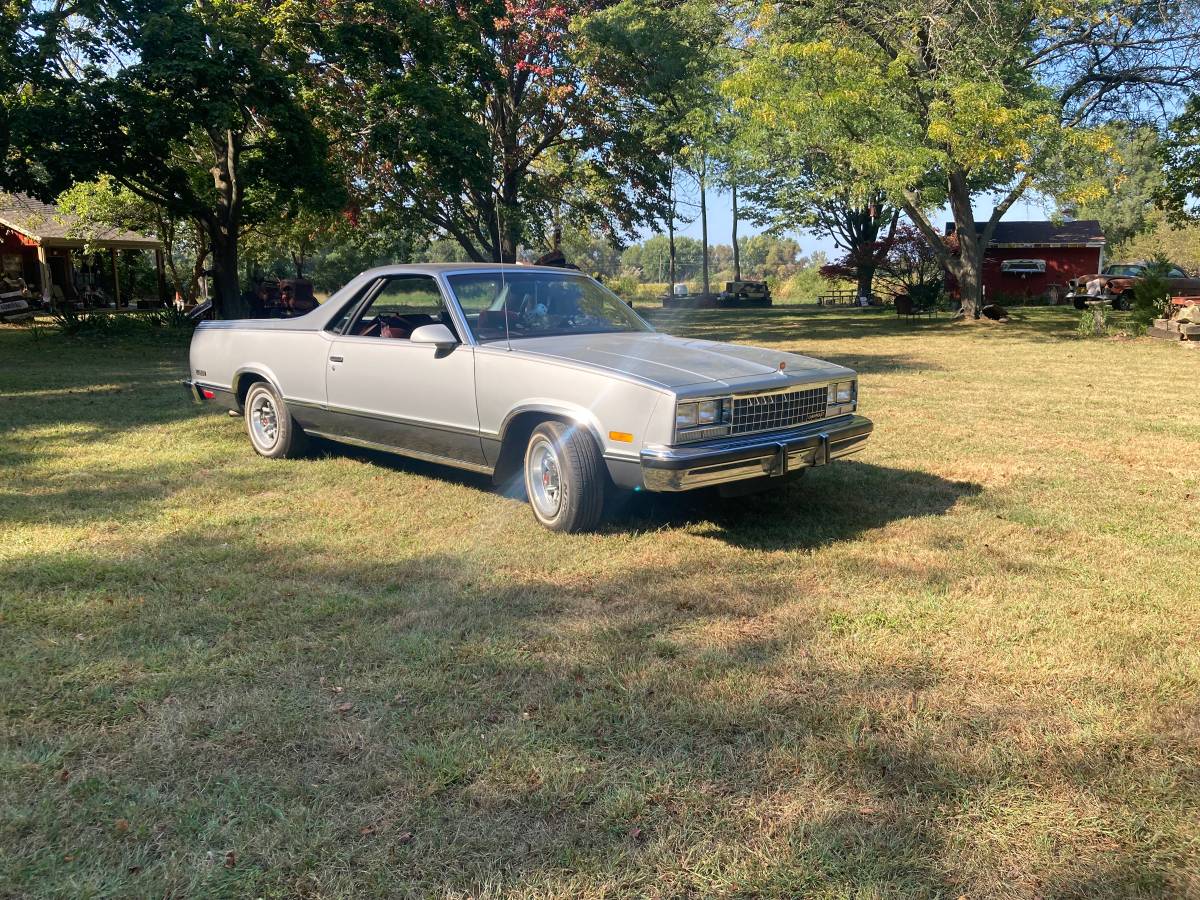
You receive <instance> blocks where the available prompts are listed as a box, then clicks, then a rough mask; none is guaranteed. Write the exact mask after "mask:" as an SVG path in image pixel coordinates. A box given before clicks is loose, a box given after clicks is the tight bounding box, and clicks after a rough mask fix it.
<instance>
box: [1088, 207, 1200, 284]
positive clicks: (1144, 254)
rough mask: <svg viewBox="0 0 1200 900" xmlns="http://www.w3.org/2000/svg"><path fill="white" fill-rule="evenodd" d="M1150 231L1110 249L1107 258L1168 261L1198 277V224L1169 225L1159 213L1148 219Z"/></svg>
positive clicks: (1152, 214)
mask: <svg viewBox="0 0 1200 900" xmlns="http://www.w3.org/2000/svg"><path fill="white" fill-rule="evenodd" d="M1150 219H1151V224H1150V227H1149V228H1148V229H1147V230H1146V231H1144V232H1142V233H1141V234H1138V235H1134V236H1133V237H1131V238H1129V239H1128V240H1127V241H1125V242H1124V243H1122V244H1118V245H1116V246H1114V247H1112V248H1111V252H1110V254H1109V258H1110V259H1112V260H1114V261H1116V260H1148V259H1155V258H1163V259H1169V260H1170V261H1171V262H1172V263H1174V264H1175V265H1177V266H1181V267H1183V269H1184V270H1185V271H1187V272H1190V273H1191V274H1192V275H1195V276H1200V221H1198V222H1194V223H1192V224H1190V225H1189V224H1186V223H1184V224H1172V222H1171V221H1170V220H1169V219H1168V218H1167V217H1166V214H1165V213H1163V212H1162V211H1158V210H1156V211H1154V212H1153V213H1151V216H1150Z"/></svg>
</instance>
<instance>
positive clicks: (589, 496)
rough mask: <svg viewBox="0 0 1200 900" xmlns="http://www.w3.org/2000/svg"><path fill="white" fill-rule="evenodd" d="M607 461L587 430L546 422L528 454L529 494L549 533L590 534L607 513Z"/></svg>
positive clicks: (531, 438) (535, 433) (534, 436)
mask: <svg viewBox="0 0 1200 900" xmlns="http://www.w3.org/2000/svg"><path fill="white" fill-rule="evenodd" d="M605 482H606V478H605V472H604V460H603V459H602V458H601V456H600V448H599V447H597V446H596V442H595V440H593V439H592V436H591V434H589V433H588V431H587V429H585V428H583V427H582V426H579V425H574V424H566V423H563V422H543V423H542V424H541V425H539V426H538V427H537V428H535V429H534V430H533V434H531V435H530V436H529V444H528V445H527V446H526V448H525V492H526V494H527V495H528V496H529V505H530V506H531V507H532V508H533V515H534V518H536V519H537V520H538V521H539V522H541V523H542V524H543V525H545V526H546V527H547V528H549V529H550V530H551V531H565V532H571V533H574V532H579V531H589V530H591V529H593V528H595V527H596V525H597V524H598V523H599V522H600V516H601V513H602V512H603V510H604V488H605Z"/></svg>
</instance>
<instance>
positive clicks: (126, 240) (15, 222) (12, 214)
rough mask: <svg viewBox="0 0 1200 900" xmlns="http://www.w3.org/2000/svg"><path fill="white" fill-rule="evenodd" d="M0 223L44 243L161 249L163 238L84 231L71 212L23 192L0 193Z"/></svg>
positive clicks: (113, 230)
mask: <svg viewBox="0 0 1200 900" xmlns="http://www.w3.org/2000/svg"><path fill="white" fill-rule="evenodd" d="M0 227H4V228H9V229H11V230H13V231H16V232H18V233H20V234H23V235H25V237H27V238H29V239H30V240H32V241H35V242H36V243H38V244H40V245H41V246H43V247H71V248H76V247H83V246H85V245H89V246H92V247H101V248H105V249H116V250H160V249H162V242H161V241H159V240H157V239H155V238H152V237H148V236H147V235H144V234H139V233H138V232H136V231H124V230H122V229H119V228H100V229H95V230H91V231H86V232H85V231H84V229H82V228H81V226H80V225H79V220H78V219H76V218H75V217H74V216H71V215H67V214H66V213H63V212H60V211H59V209H58V207H56V206H54V205H52V204H50V203H42V202H41V201H40V200H35V199H34V198H32V197H29V196H26V195H25V194H4V193H0Z"/></svg>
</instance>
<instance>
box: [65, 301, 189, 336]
mask: <svg viewBox="0 0 1200 900" xmlns="http://www.w3.org/2000/svg"><path fill="white" fill-rule="evenodd" d="M51 322H52V327H53V328H54V329H55V330H56V331H57V332H58V333H59V334H61V335H64V336H66V337H80V338H88V339H90V340H96V339H104V338H114V339H119V338H146V337H165V338H169V339H174V338H178V339H187V338H190V337H191V334H192V330H193V329H194V328H195V326H196V323H195V322H193V321H192V320H190V319H189V318H188V317H187V315H186V313H183V312H180V311H179V310H177V309H175V308H174V307H169V308H167V309H160V310H155V311H153V312H149V313H110V312H102V311H96V312H79V311H77V310H73V309H65V310H60V311H58V312H55V313H53V314H52V315H51Z"/></svg>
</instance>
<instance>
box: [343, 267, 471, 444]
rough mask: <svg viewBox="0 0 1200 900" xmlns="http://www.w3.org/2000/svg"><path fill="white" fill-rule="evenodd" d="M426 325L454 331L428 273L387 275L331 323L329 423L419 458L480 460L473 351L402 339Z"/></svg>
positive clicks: (356, 436)
mask: <svg viewBox="0 0 1200 900" xmlns="http://www.w3.org/2000/svg"><path fill="white" fill-rule="evenodd" d="M433 323H439V324H443V325H445V326H446V327H447V328H449V329H450V330H451V331H453V332H455V334H456V335H457V334H458V329H457V326H456V325H455V324H454V322H453V320H452V317H451V315H450V313H449V311H448V309H447V306H446V301H445V299H444V298H443V297H442V293H441V290H440V289H439V287H438V284H437V281H436V280H435V279H434V278H433V277H431V276H429V275H420V274H403V275H390V276H385V277H382V278H380V279H379V280H378V281H377V282H375V283H373V284H372V285H370V286H369V287H368V288H367V290H366V292H365V294H364V296H363V299H362V300H361V301H360V302H359V303H358V304H357V305H356V307H355V308H353V309H351V310H349V311H348V312H347V314H346V316H345V317H344V318H343V320H342V321H340V322H338V323H335V326H334V327H335V332H336V333H335V334H334V335H333V337H332V339H331V340H330V343H329V355H328V359H327V361H326V372H325V388H326V398H327V408H328V415H329V422H330V427H331V428H332V429H336V433H337V434H339V435H340V436H343V437H348V438H353V439H357V440H362V441H367V442H370V443H372V444H381V445H385V446H388V447H395V448H398V449H401V450H406V451H409V452H410V453H413V454H416V455H419V456H428V457H433V458H441V459H449V460H453V461H457V462H462V463H468V464H472V465H484V464H485V460H484V457H483V449H482V446H481V444H480V440H479V416H478V414H477V411H476V405H475V356H474V348H472V347H471V346H469V345H468V344H466V343H460V344H459V345H458V346H457V347H454V348H453V349H450V350H439V349H438V348H436V347H434V346H433V345H431V344H414V343H413V342H412V341H410V340H409V335H410V334H411V333H412V331H413V330H415V329H416V328H419V327H420V326H421V325H426V324H433ZM458 336H459V337H460V338H461V335H458Z"/></svg>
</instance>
